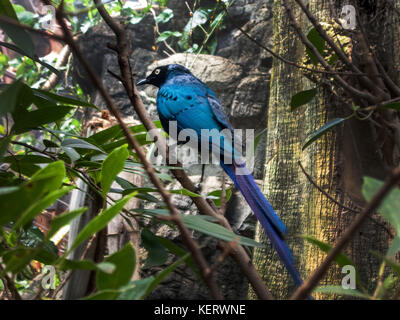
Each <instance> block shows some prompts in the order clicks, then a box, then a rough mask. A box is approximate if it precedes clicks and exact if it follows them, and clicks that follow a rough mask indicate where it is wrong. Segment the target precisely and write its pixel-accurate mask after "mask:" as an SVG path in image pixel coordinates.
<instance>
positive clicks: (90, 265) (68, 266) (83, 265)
mask: <svg viewBox="0 0 400 320" xmlns="http://www.w3.org/2000/svg"><path fill="white" fill-rule="evenodd" d="M58 268H59V269H60V270H94V271H99V272H104V273H108V274H111V273H112V272H114V270H115V265H114V264H112V263H110V262H100V263H98V264H96V263H94V262H93V261H91V260H69V259H63V260H61V262H59V263H58Z"/></svg>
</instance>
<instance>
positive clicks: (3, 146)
mask: <svg viewBox="0 0 400 320" xmlns="http://www.w3.org/2000/svg"><path fill="white" fill-rule="evenodd" d="M10 141H11V136H7V137H4V138H1V139H0V162H1V161H3V156H4V153H5V152H6V151H7V148H8V145H9V144H10Z"/></svg>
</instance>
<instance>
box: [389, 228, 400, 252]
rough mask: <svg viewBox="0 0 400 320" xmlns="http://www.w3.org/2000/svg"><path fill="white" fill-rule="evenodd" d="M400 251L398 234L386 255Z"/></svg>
mask: <svg viewBox="0 0 400 320" xmlns="http://www.w3.org/2000/svg"><path fill="white" fill-rule="evenodd" d="M399 251H400V236H399V235H398V234H397V235H396V237H394V238H393V240H392V242H391V244H390V247H389V249H388V251H387V253H386V256H388V257H393V256H395V255H396V254H397V252H399Z"/></svg>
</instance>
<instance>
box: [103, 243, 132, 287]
mask: <svg viewBox="0 0 400 320" xmlns="http://www.w3.org/2000/svg"><path fill="white" fill-rule="evenodd" d="M104 261H105V262H108V263H112V264H114V265H115V270H114V271H113V272H112V273H105V272H103V271H98V272H97V273H96V284H97V289H99V290H108V289H119V288H120V287H122V286H125V285H127V284H128V283H129V281H130V280H131V278H132V276H133V273H134V272H135V268H136V254H135V249H134V248H133V246H132V244H131V243H127V244H126V245H125V246H124V247H123V248H122V249H121V250H119V251H117V252H115V253H113V254H112V255H110V256H108V257H107V258H106V259H105V260H104Z"/></svg>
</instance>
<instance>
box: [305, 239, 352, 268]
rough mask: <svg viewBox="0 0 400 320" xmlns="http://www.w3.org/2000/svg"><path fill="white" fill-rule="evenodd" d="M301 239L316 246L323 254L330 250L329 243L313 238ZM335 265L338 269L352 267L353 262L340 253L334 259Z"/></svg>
mask: <svg viewBox="0 0 400 320" xmlns="http://www.w3.org/2000/svg"><path fill="white" fill-rule="evenodd" d="M303 238H304V239H305V240H307V241H308V242H310V243H311V244H313V245H315V246H317V247H318V248H320V249H321V250H322V251H323V252H325V253H328V252H329V251H330V250H331V249H332V246H331V245H330V244H329V243H326V242H322V241H320V240H317V239H315V238H313V237H310V236H303ZM335 261H336V263H337V264H338V265H339V267H341V268H342V267H344V266H346V265H352V266H354V262H353V261H352V260H351V259H350V258H349V257H348V256H347V255H345V254H344V253H342V252H341V253H340V254H338V255H337V257H336V258H335Z"/></svg>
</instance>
